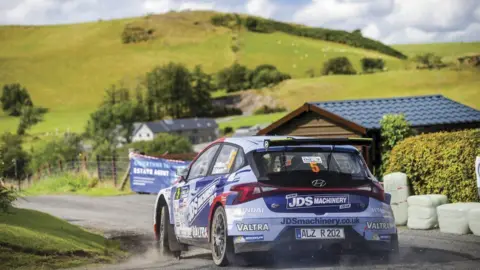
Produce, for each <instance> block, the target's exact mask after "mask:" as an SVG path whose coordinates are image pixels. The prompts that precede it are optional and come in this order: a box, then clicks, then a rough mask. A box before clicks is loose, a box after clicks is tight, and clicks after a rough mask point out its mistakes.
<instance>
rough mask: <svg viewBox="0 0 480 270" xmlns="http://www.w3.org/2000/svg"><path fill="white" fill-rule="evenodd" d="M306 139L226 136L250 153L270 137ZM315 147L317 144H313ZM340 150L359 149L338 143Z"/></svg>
mask: <svg viewBox="0 0 480 270" xmlns="http://www.w3.org/2000/svg"><path fill="white" fill-rule="evenodd" d="M287 138H294V139H302V138H303V139H306V138H308V137H299V136H246V137H231V138H225V139H224V141H225V142H228V143H233V144H236V145H239V146H241V147H242V148H243V151H244V152H245V153H248V152H250V151H253V150H258V149H264V147H263V142H264V141H265V140H268V139H277V140H278V139H287ZM318 146H327V147H328V146H330V145H318ZM313 147H315V146H313ZM335 148H336V149H338V150H343V151H351V152H357V151H358V150H357V149H356V148H355V147H353V146H351V145H337V146H335Z"/></svg>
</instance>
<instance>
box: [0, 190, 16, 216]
mask: <svg viewBox="0 0 480 270" xmlns="http://www.w3.org/2000/svg"><path fill="white" fill-rule="evenodd" d="M17 197H18V194H17V192H16V191H15V190H14V189H13V188H6V187H3V186H2V185H1V184H0V213H1V212H7V211H8V209H9V208H10V206H12V203H13V202H14V201H15V200H16V199H17Z"/></svg>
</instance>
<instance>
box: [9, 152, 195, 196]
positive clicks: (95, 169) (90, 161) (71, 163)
mask: <svg viewBox="0 0 480 270" xmlns="http://www.w3.org/2000/svg"><path fill="white" fill-rule="evenodd" d="M195 156H196V153H184V154H165V155H162V156H160V157H161V158H165V159H176V160H192V159H194V157H195ZM129 163H130V160H129V158H128V157H116V156H94V157H87V156H82V157H81V158H78V159H75V160H67V161H65V160H58V161H57V162H54V163H48V164H44V165H43V166H41V167H40V168H38V169H37V170H36V171H35V172H33V174H32V175H30V176H29V177H28V178H27V179H24V180H20V179H19V180H12V179H7V180H4V182H5V184H6V185H7V186H14V187H16V188H17V189H20V190H22V189H26V188H28V187H30V186H31V185H32V184H33V183H35V182H38V181H42V180H44V179H46V178H49V177H55V176H59V175H62V174H65V173H86V174H88V175H89V176H90V177H92V178H93V177H95V178H98V179H99V180H100V181H113V184H114V186H116V187H117V186H120V184H121V183H120V182H121V180H122V177H123V176H124V175H125V174H126V173H127V170H128V169H129V167H130V166H129Z"/></svg>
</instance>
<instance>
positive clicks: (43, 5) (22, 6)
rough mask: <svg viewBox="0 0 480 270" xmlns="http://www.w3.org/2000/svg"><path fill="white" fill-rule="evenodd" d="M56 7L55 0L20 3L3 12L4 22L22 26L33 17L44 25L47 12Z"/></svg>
mask: <svg viewBox="0 0 480 270" xmlns="http://www.w3.org/2000/svg"><path fill="white" fill-rule="evenodd" d="M54 5H55V2H54V1H53V0H25V1H19V2H17V5H16V6H13V7H12V8H11V9H9V10H6V11H4V12H3V13H4V18H3V20H4V21H7V22H10V23H13V24H20V23H23V22H24V20H25V19H26V18H29V17H33V18H34V20H35V21H36V22H37V23H42V22H43V21H45V20H46V19H47V17H46V14H45V11H47V10H48V9H50V8H52V7H54ZM0 17H3V16H0ZM0 20H2V19H0Z"/></svg>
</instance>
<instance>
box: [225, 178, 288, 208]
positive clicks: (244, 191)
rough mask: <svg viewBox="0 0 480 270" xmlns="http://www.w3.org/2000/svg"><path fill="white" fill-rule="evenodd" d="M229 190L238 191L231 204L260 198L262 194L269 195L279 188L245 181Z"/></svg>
mask: <svg viewBox="0 0 480 270" xmlns="http://www.w3.org/2000/svg"><path fill="white" fill-rule="evenodd" d="M230 190H231V191H235V192H238V195H237V198H235V200H234V201H233V204H240V203H244V202H248V201H251V200H255V199H258V198H261V197H263V196H268V195H271V194H272V193H275V191H277V190H279V189H278V188H276V187H273V186H269V185H265V184H261V183H247V184H240V185H235V186H233V187H232V188H231V189H230Z"/></svg>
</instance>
